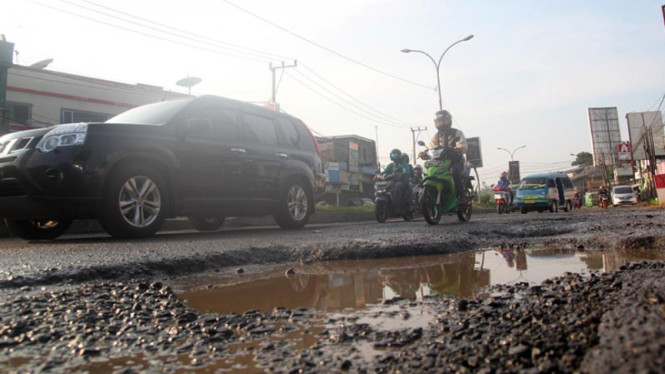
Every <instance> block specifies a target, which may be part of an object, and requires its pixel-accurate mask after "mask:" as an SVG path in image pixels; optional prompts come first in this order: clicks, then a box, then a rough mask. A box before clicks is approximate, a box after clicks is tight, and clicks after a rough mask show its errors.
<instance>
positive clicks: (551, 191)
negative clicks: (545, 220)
mask: <svg viewBox="0 0 665 374" xmlns="http://www.w3.org/2000/svg"><path fill="white" fill-rule="evenodd" d="M574 198H575V187H574V186H573V183H572V182H571V181H570V178H568V175H566V174H564V173H542V174H533V175H529V176H527V177H524V178H522V180H521V181H520V184H519V185H518V186H517V192H516V193H515V206H516V207H517V209H519V210H520V212H522V214H527V213H528V212H531V211H537V212H544V211H545V210H549V211H550V212H557V211H558V210H559V207H561V208H562V209H563V211H564V212H568V211H570V210H573V200H574Z"/></svg>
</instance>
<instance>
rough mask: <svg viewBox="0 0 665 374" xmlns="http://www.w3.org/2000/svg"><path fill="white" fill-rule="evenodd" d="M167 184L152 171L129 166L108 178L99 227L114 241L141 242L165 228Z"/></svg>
mask: <svg viewBox="0 0 665 374" xmlns="http://www.w3.org/2000/svg"><path fill="white" fill-rule="evenodd" d="M168 201H169V200H168V189H167V187H166V183H164V181H163V180H162V178H161V177H160V176H159V174H157V173H156V172H155V171H154V170H153V169H151V168H149V167H145V166H141V165H132V166H128V167H126V168H123V169H121V170H119V171H118V172H117V173H115V175H113V176H112V177H111V180H110V183H109V187H108V189H107V190H106V194H105V196H104V203H103V206H102V212H101V215H100V218H99V223H100V224H101V225H102V227H103V228H104V230H106V232H108V233H109V234H111V236H114V237H116V238H142V237H147V236H151V235H153V234H155V233H156V232H157V231H159V229H160V228H161V227H162V225H163V224H164V220H165V219H166V212H167V208H168V207H167V204H168Z"/></svg>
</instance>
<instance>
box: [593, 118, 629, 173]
mask: <svg viewBox="0 0 665 374" xmlns="http://www.w3.org/2000/svg"><path fill="white" fill-rule="evenodd" d="M588 115H589V130H591V149H593V164H594V165H595V166H599V165H603V164H604V165H616V164H618V163H619V160H618V155H617V152H616V146H617V144H619V143H621V131H620V130H619V112H618V111H617V108H616V107H611V108H589V109H588Z"/></svg>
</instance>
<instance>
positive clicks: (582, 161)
mask: <svg viewBox="0 0 665 374" xmlns="http://www.w3.org/2000/svg"><path fill="white" fill-rule="evenodd" d="M575 157H576V159H575V161H573V162H572V163H571V164H570V165H571V166H593V155H592V154H591V153H589V152H580V153H578V154H577V155H576V156H575Z"/></svg>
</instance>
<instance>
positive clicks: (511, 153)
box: [496, 145, 526, 161]
mask: <svg viewBox="0 0 665 374" xmlns="http://www.w3.org/2000/svg"><path fill="white" fill-rule="evenodd" d="M525 147H526V145H523V146H520V147H517V148H515V149H513V151H512V152H511V151H509V150H507V149H505V148H501V147H497V148H496V149H500V150H502V151H506V152H508V154H509V155H510V161H514V160H513V155H514V154H515V152H517V150H519V149H522V148H525Z"/></svg>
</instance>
